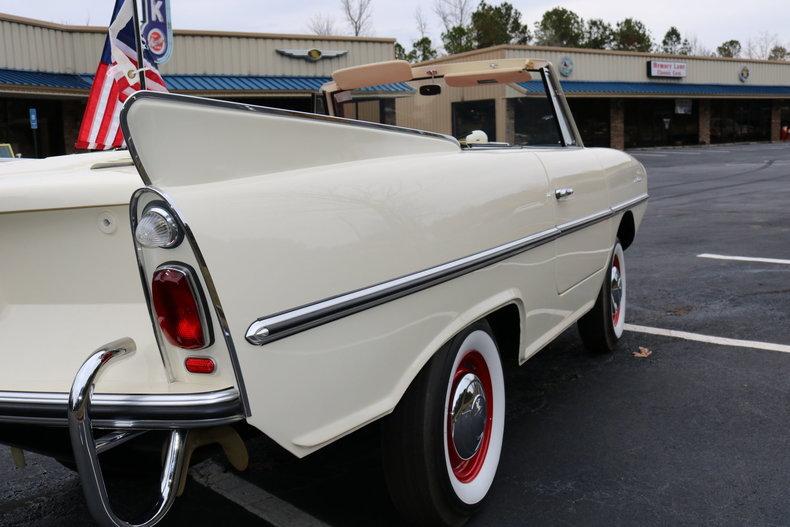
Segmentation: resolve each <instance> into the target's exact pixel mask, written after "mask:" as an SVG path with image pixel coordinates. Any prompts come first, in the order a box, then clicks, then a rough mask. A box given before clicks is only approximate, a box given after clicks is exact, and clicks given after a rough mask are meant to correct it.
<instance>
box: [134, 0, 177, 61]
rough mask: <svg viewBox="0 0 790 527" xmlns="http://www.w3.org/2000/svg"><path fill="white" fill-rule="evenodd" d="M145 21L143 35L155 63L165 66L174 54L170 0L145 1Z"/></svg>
mask: <svg viewBox="0 0 790 527" xmlns="http://www.w3.org/2000/svg"><path fill="white" fill-rule="evenodd" d="M143 16H144V17H145V21H144V23H143V27H142V29H141V34H142V36H143V39H144V40H145V45H146V47H148V51H150V52H151V55H152V56H153V59H154V62H156V63H157V64H164V63H165V62H167V61H168V59H170V54H171V53H172V52H173V27H172V26H171V24H170V0H143Z"/></svg>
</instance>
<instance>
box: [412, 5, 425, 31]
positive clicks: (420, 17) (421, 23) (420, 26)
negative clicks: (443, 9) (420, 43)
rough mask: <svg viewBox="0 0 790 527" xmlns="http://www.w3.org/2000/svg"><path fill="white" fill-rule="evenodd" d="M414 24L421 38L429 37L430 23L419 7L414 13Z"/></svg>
mask: <svg viewBox="0 0 790 527" xmlns="http://www.w3.org/2000/svg"><path fill="white" fill-rule="evenodd" d="M414 23H415V24H416V26H417V31H418V32H419V34H420V38H423V37H425V36H427V35H428V22H427V21H426V20H425V15H424V14H423V12H422V8H421V7H417V9H416V10H415V11H414Z"/></svg>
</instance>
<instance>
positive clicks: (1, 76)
mask: <svg viewBox="0 0 790 527" xmlns="http://www.w3.org/2000/svg"><path fill="white" fill-rule="evenodd" d="M0 85H7V86H8V85H10V86H33V87H37V88H60V89H69V90H89V89H90V87H91V84H90V82H89V81H88V82H86V81H85V80H84V79H83V78H82V77H81V76H80V75H69V74H67V73H45V72H39V71H22V70H7V69H2V68H0Z"/></svg>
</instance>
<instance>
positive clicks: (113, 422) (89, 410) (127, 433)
mask: <svg viewBox="0 0 790 527" xmlns="http://www.w3.org/2000/svg"><path fill="white" fill-rule="evenodd" d="M135 349H136V346H135V343H134V341H133V340H132V339H130V338H123V339H119V340H116V341H113V342H110V343H108V344H106V345H104V346H102V347H101V348H99V349H98V350H96V351H95V352H94V353H93V354H92V355H91V356H90V357H88V359H87V360H86V361H85V362H84V363H83V365H82V367H80V369H79V371H78V372H77V375H76V376H75V377H74V382H73V384H72V387H71V392H70V393H69V394H63V393H33V392H0V422H5V423H17V424H20V425H31V424H32V425H48V426H68V429H69V436H70V437H71V449H72V452H73V455H74V461H75V464H76V466H77V470H78V471H79V474H80V479H81V482H82V488H83V491H84V493H85V498H86V500H87V504H88V508H89V510H90V511H91V514H92V515H93V517H94V519H95V520H96V521H97V522H98V523H99V524H100V525H107V526H113V527H130V526H132V525H135V526H141V527H151V526H153V525H155V524H157V523H158V522H159V521H160V520H161V519H162V518H163V517H164V516H165V515H166V514H167V512H168V511H169V509H170V507H171V506H172V504H173V501H174V500H175V497H176V494H177V491H178V488H179V486H180V485H181V482H182V479H183V478H184V477H185V474H186V468H188V467H186V465H187V464H188V457H189V454H188V448H187V446H186V445H187V438H188V433H189V430H190V429H195V428H206V427H214V426H220V425H226V424H229V423H232V422H236V421H241V420H243V419H244V411H243V408H242V404H241V401H240V398H239V394H238V392H237V391H236V390H235V389H233V388H229V389H225V390H220V391H214V392H205V393H197V394H172V395H171V394H161V395H109V394H98V395H94V394H93V391H94V384H95V382H96V379H97V378H98V376H99V375H100V373H101V372H102V371H103V369H104V368H105V367H106V366H107V365H108V364H110V363H111V362H113V360H114V359H115V358H117V357H121V356H123V355H128V354H131V353H134V351H135ZM95 429H106V430H107V432H105V433H104V435H103V436H102V437H99V438H98V439H96V438H95V437H94V430H95ZM149 430H170V431H171V432H170V438H169V442H168V445H167V450H166V456H165V460H164V466H163V470H162V475H161V479H160V485H159V498H158V500H157V503H156V505H155V506H154V508H153V509H152V511H151V512H150V513H149V515H148V516H147V518H146V519H145V520H144V521H142V522H141V523H136V524H132V523H128V522H126V521H125V520H122V519H120V518H118V517H117V516H116V515H115V513H114V512H113V510H112V507H111V506H110V500H109V498H108V495H107V488H106V486H105V483H104V476H103V474H102V470H101V466H100V463H99V458H98V456H99V454H100V453H101V452H104V451H106V450H109V449H111V448H113V447H115V446H118V445H120V444H122V443H124V442H125V441H127V440H130V439H133V438H134V437H136V436H137V435H139V434H141V433H144V432H145V431H149Z"/></svg>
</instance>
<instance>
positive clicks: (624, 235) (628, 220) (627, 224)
mask: <svg viewBox="0 0 790 527" xmlns="http://www.w3.org/2000/svg"><path fill="white" fill-rule="evenodd" d="M635 237H636V222H635V221H634V213H633V212H631V211H630V210H627V211H625V212H624V213H623V216H622V217H621V218H620V225H619V226H618V227H617V238H618V239H619V240H620V244H621V245H622V246H623V250H626V249H628V247H629V246H630V245H631V244H632V243H633V242H634V238H635Z"/></svg>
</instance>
